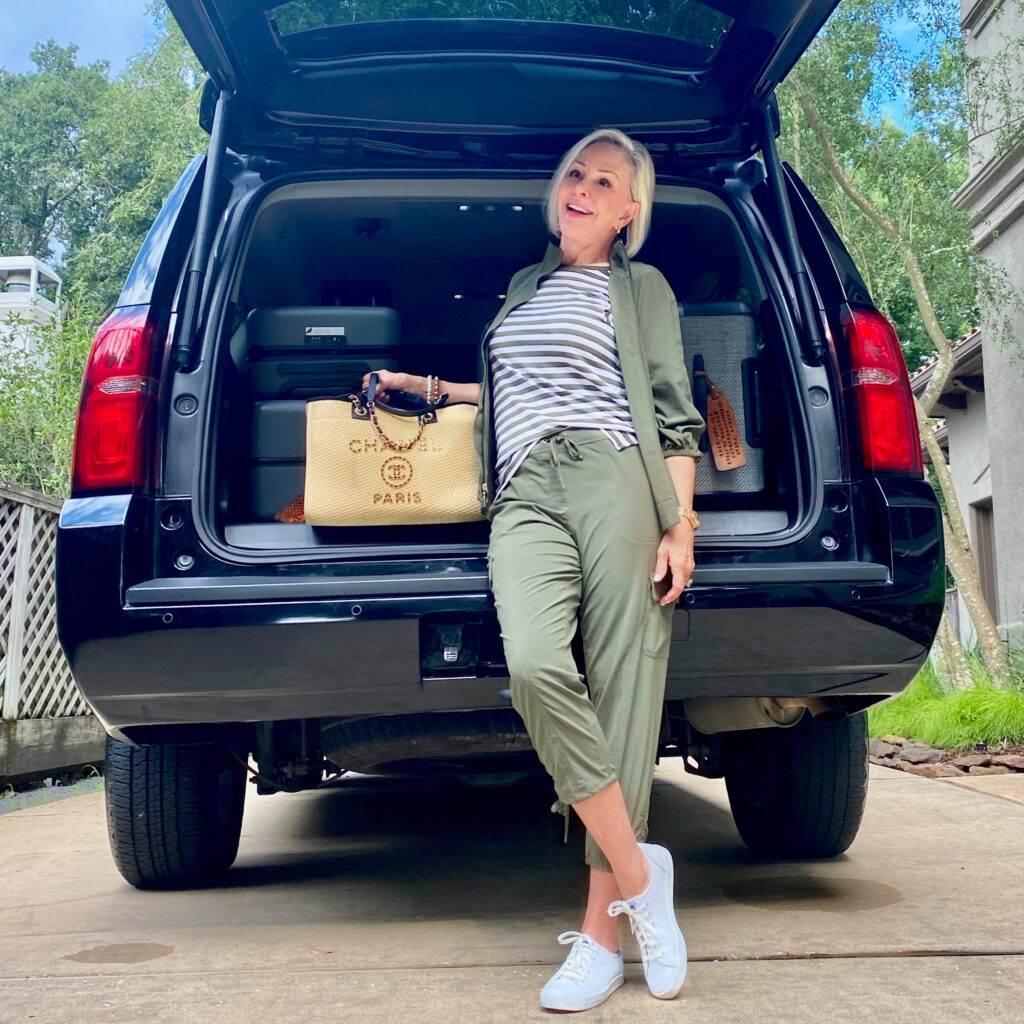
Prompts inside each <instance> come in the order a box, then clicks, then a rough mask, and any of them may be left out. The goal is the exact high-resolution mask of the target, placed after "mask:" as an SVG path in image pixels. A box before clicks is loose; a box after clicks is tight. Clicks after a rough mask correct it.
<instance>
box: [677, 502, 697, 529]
mask: <svg viewBox="0 0 1024 1024" xmlns="http://www.w3.org/2000/svg"><path fill="white" fill-rule="evenodd" d="M676 511H677V512H678V513H679V521H680V522H682V521H683V520H684V519H685V520H686V521H687V522H688V523H689V524H690V525H691V526H692V527H693V532H694V533H696V532H697V530H699V529H700V519H699V518H698V517H697V513H696V512H694V511H693V509H692V508H683V506H682V505H680V506H679V508H677V509H676Z"/></svg>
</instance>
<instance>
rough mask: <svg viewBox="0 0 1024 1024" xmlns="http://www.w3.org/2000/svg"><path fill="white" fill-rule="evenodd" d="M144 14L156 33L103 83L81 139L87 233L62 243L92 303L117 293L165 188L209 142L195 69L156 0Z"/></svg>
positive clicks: (71, 274)
mask: <svg viewBox="0 0 1024 1024" xmlns="http://www.w3.org/2000/svg"><path fill="white" fill-rule="evenodd" d="M151 13H153V15H154V17H155V18H156V19H157V24H158V26H159V27H160V28H161V29H162V33H161V36H160V38H159V39H158V41H157V43H156V44H155V46H153V47H152V48H151V49H150V50H148V51H146V52H145V53H142V54H140V55H139V56H138V57H136V58H135V59H133V60H132V61H131V62H130V63H129V65H128V67H127V68H126V69H125V71H124V72H123V73H122V74H121V75H119V76H118V77H117V78H116V79H114V80H113V81H112V82H111V83H110V86H109V88H108V89H107V91H106V93H105V95H104V96H103V99H102V102H101V103H100V104H99V105H98V107H97V110H96V114H95V117H94V119H93V121H92V122H91V123H90V131H89V135H88V139H87V141H86V144H85V145H84V146H83V153H82V155H83V164H84V166H83V177H84V180H85V182H86V183H87V185H88V188H89V192H90V195H92V196H93V197H95V202H96V204H97V209H98V215H97V217H96V220H95V223H94V226H93V228H92V230H91V232H90V233H89V236H88V237H87V238H85V239H83V240H81V241H80V242H78V243H77V244H75V245H73V246H71V247H70V248H69V250H68V253H67V255H66V257H65V265H64V269H65V271H66V273H67V278H68V280H69V282H70V283H71V284H73V285H75V284H77V285H78V286H79V287H80V289H81V292H82V297H83V300H84V301H85V302H86V303H87V304H88V305H91V306H92V307H94V308H96V309H104V308H106V307H108V306H110V305H111V304H112V303H113V302H114V300H115V299H116V298H117V294H118V291H119V290H120V288H121V285H122V284H123V283H124V279H125V277H126V276H127V274H128V271H129V269H130V268H131V265H132V262H133V261H134V259H135V256H136V254H137V253H138V251H139V249H140V247H141V246H142V242H143V240H144V239H145V237H146V233H147V232H148V231H149V228H150V226H151V225H152V223H153V220H154V218H155V217H156V215H157V213H158V212H159V211H160V207H161V205H162V203H163V201H164V200H165V199H166V198H167V194H168V193H169V192H170V191H171V189H172V188H173V186H174V184H175V182H176V181H177V180H178V178H179V177H180V176H181V173H182V171H184V169H185V167H186V166H188V163H189V161H190V160H191V159H192V158H193V157H194V156H195V155H196V153H199V152H203V151H204V150H205V149H206V148H207V146H208V145H209V138H208V137H207V136H206V134H205V133H204V132H203V130H202V129H201V128H200V127H199V99H200V93H201V85H202V81H203V71H202V68H201V67H200V65H199V62H198V61H197V60H196V57H195V55H194V54H193V53H192V50H191V48H190V47H189V45H188V43H187V42H186V41H185V37H184V36H183V35H182V33H181V29H179V28H178V26H177V24H176V23H175V22H174V20H173V18H171V17H170V15H168V14H167V12H166V8H165V7H164V5H163V3H156V4H153V5H152V7H151Z"/></svg>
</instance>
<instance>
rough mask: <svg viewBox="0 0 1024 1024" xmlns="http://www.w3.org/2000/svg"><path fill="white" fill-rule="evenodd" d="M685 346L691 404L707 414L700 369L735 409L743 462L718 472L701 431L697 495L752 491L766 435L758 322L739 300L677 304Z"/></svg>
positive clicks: (757, 485) (759, 480)
mask: <svg viewBox="0 0 1024 1024" xmlns="http://www.w3.org/2000/svg"><path fill="white" fill-rule="evenodd" d="M679 309H680V321H679V322H680V329H681V330H682V335H683V351H684V352H685V353H686V365H687V369H688V370H689V372H690V381H691V382H692V385H693V397H694V403H695V404H696V406H697V408H698V409H699V410H700V412H701V415H706V413H707V384H706V383H705V379H704V378H703V377H702V376H696V375H695V374H694V371H695V370H701V369H703V370H704V371H705V372H706V373H707V374H708V375H709V376H710V377H711V379H712V380H713V381H714V382H715V384H716V386H717V387H718V388H719V389H720V390H721V391H722V392H723V393H724V394H725V397H726V398H728V399H729V403H730V405H732V408H733V411H734V412H735V413H736V423H737V425H738V426H739V430H740V437H742V438H743V450H744V453H745V454H746V457H747V464H746V465H745V466H740V467H739V468H738V469H732V470H728V471H727V472H724V473H723V472H719V471H718V470H717V469H716V468H715V460H714V459H713V458H712V456H711V447H710V445H709V443H708V437H707V435H706V434H705V435H704V437H702V438H701V451H702V452H704V457H703V458H702V459H700V460H699V461H698V462H697V487H696V493H697V494H730V493H733V494H751V493H757V492H760V491H763V490H764V438H763V433H762V431H763V425H762V423H761V416H760V410H761V401H760V390H759V383H758V381H759V378H758V362H757V357H758V350H757V324H756V321H755V319H754V314H753V311H752V310H751V309H750V307H749V306H747V305H745V304H744V303H742V302H701V303H687V304H686V306H685V308H684V307H683V306H682V305H680V307H679Z"/></svg>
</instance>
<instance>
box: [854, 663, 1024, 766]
mask: <svg viewBox="0 0 1024 1024" xmlns="http://www.w3.org/2000/svg"><path fill="white" fill-rule="evenodd" d="M969 661H970V664H971V676H972V682H971V685H970V686H968V687H966V688H964V689H962V690H957V689H955V688H954V687H953V686H952V684H951V683H950V682H949V681H948V680H946V679H945V678H943V677H942V676H941V675H940V674H939V672H937V671H936V668H935V666H934V664H933V663H932V662H930V661H929V662H928V663H927V664H926V665H925V666H924V668H923V669H921V671H920V672H919V673H918V675H917V677H916V678H915V679H914V681H913V682H912V683H911V684H910V686H908V687H907V689H906V690H905V691H904V692H903V693H902V694H900V696H899V697H897V698H896V699H895V700H891V701H888V702H887V703H885V704H880V705H878V706H877V707H873V708H871V709H870V710H869V711H868V729H869V731H870V734H871V735H872V736H886V735H890V734H893V735H897V736H905V737H907V738H908V739H915V740H921V741H922V742H924V743H931V744H933V745H934V746H937V747H947V748H960V747H971V746H974V744H976V743H993V744H994V743H999V742H1000V741H1002V740H1007V741H1008V742H1010V743H1024V674H1018V675H1017V677H1016V679H1015V681H1014V682H1013V683H1012V684H1011V685H1010V686H1008V687H1007V688H1006V689H1000V688H999V687H998V686H996V685H994V684H993V683H992V681H991V680H990V679H989V678H988V674H987V673H986V672H985V669H984V666H983V665H982V663H981V661H980V659H979V658H977V657H970V658H969Z"/></svg>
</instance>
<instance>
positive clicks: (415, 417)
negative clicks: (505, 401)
mask: <svg viewBox="0 0 1024 1024" xmlns="http://www.w3.org/2000/svg"><path fill="white" fill-rule="evenodd" d="M377 383H378V378H377V374H371V376H370V384H369V387H368V388H367V391H366V394H365V395H357V394H352V395H349V396H348V397H347V398H320V399H314V400H313V401H310V402H308V403H307V404H306V490H305V516H306V522H307V523H309V524H310V525H311V526H410V525H416V524H426V523H468V522H472V521H474V520H477V519H483V515H482V513H481V511H480V498H479V489H480V485H479V476H478V472H477V460H476V453H475V451H474V449H473V420H474V418H475V416H476V407H475V406H472V405H464V404H462V405H452V406H446V405H444V404H443V403H444V399H442V401H441V402H440V403H438V404H437V405H428V404H427V403H426V402H424V401H422V400H421V399H417V398H414V397H413V396H403V397H404V398H405V402H406V403H408V407H404V404H403V406H398V405H396V404H385V403H383V402H378V401H376V391H377Z"/></svg>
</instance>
